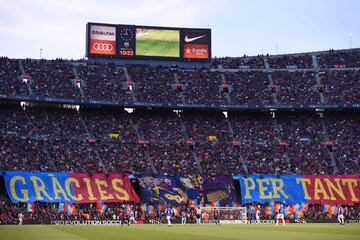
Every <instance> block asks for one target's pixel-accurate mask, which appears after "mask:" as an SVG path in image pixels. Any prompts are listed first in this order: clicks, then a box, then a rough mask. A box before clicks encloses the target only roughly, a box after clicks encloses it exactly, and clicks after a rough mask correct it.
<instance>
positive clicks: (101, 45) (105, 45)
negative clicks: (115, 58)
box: [93, 43, 114, 51]
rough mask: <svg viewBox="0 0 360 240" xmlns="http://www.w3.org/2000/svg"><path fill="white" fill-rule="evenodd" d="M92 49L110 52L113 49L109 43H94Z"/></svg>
mask: <svg viewBox="0 0 360 240" xmlns="http://www.w3.org/2000/svg"><path fill="white" fill-rule="evenodd" d="M93 48H94V49H95V50H103V51H112V50H113V48H114V47H113V45H111V44H109V43H94V44H93Z"/></svg>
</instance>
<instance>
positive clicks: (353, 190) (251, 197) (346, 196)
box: [238, 174, 360, 205]
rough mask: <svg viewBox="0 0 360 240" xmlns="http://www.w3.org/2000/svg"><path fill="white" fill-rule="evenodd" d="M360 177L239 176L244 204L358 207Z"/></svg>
mask: <svg viewBox="0 0 360 240" xmlns="http://www.w3.org/2000/svg"><path fill="white" fill-rule="evenodd" d="M359 177H360V174H354V175H283V176H281V175H280V176H275V175H238V178H239V181H240V189H241V199H242V202H243V203H252V202H258V203H269V202H283V203H286V204H295V203H317V204H349V205H353V204H358V203H359V199H360V184H359Z"/></svg>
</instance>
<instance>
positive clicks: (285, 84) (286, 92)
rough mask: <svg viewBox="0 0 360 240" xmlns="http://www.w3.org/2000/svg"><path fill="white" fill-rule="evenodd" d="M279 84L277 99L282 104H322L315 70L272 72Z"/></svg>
mask: <svg viewBox="0 0 360 240" xmlns="http://www.w3.org/2000/svg"><path fill="white" fill-rule="evenodd" d="M272 78H273V80H274V84H275V85H276V86H277V99H278V102H279V103H281V104H320V95H319V93H318V92H317V89H316V80H315V72H310V71H306V72H302V71H296V72H286V71H276V72H273V73H272Z"/></svg>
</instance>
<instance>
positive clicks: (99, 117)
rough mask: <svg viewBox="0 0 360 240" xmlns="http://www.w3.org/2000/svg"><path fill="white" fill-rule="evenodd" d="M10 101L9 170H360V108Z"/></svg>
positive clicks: (4, 161)
mask: <svg viewBox="0 0 360 240" xmlns="http://www.w3.org/2000/svg"><path fill="white" fill-rule="evenodd" d="M178 114H179V115H177V114H176V113H174V112H161V113H159V112H158V111H140V110H136V111H135V112H134V113H132V114H129V113H127V112H122V111H112V109H110V110H109V109H102V110H94V109H81V110H80V112H77V111H75V110H70V109H68V110H64V109H58V108H34V107H33V108H29V109H27V110H26V111H23V110H20V109H17V108H14V107H9V108H2V109H1V114H0V120H1V121H0V134H1V136H0V138H1V141H0V159H1V161H0V162H1V164H0V167H1V168H2V169H5V170H24V171H26V170H42V171H49V170H53V171H66V172H89V173H91V172H128V173H148V174H152V173H166V174H171V175H175V174H179V173H181V174H184V173H193V172H197V171H202V172H203V173H208V174H231V173H235V172H241V173H275V174H281V173H299V174H305V173H306V174H321V173H336V172H340V173H357V172H359V159H360V155H359V151H357V149H358V145H359V142H360V139H359V134H358V129H359V126H358V125H359V123H358V118H359V116H358V114H356V113H352V114H349V115H348V116H343V114H328V115H325V117H324V118H320V117H319V116H318V115H312V114H305V113H297V114H290V115H289V114H280V115H278V116H277V118H276V119H274V118H270V115H269V114H266V115H264V114H260V113H258V114H255V113H253V114H241V113H233V112H230V113H228V118H225V115H224V114H223V113H221V112H213V111H211V112H209V111H207V112H201V111H196V112H194V111H185V112H180V113H178Z"/></svg>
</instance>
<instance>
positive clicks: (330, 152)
mask: <svg viewBox="0 0 360 240" xmlns="http://www.w3.org/2000/svg"><path fill="white" fill-rule="evenodd" d="M321 126H322V129H323V133H324V142H326V141H329V140H330V139H329V133H328V131H327V128H326V124H325V121H324V118H323V115H322V117H321ZM326 150H327V151H328V153H329V154H330V159H331V165H332V166H333V167H334V173H338V172H339V169H338V167H337V164H336V161H335V153H334V148H333V151H330V150H329V149H328V148H326Z"/></svg>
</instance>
